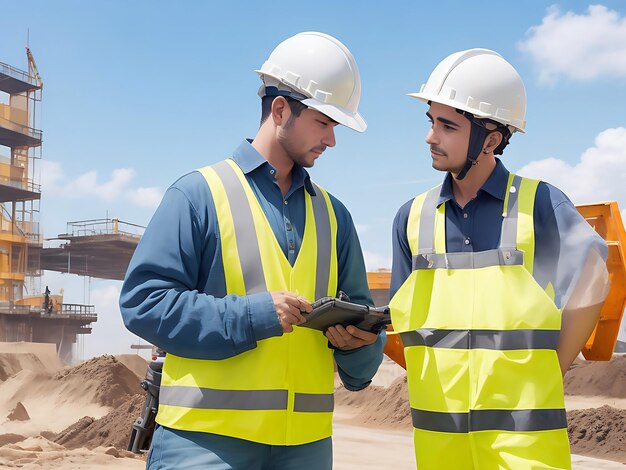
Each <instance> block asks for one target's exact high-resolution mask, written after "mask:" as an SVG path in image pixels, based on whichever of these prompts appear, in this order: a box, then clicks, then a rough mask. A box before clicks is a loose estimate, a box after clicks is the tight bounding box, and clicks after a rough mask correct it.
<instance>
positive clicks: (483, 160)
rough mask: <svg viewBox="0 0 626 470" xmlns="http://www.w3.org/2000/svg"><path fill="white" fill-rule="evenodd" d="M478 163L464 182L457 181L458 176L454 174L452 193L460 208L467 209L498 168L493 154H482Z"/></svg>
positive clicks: (467, 174)
mask: <svg viewBox="0 0 626 470" xmlns="http://www.w3.org/2000/svg"><path fill="white" fill-rule="evenodd" d="M476 161H477V162H478V163H477V164H476V165H474V166H472V168H470V170H469V171H468V172H467V173H466V175H465V178H463V179H462V180H458V179H456V175H455V174H454V173H453V174H452V176H453V178H452V193H453V194H454V199H455V200H456V203H457V204H458V205H459V206H460V207H465V205H466V204H467V203H468V202H470V201H471V200H472V199H474V198H475V197H476V194H477V193H478V190H479V189H480V188H482V186H483V185H484V184H485V182H486V181H487V179H488V178H489V176H490V175H491V173H492V172H493V170H494V169H495V167H496V159H495V156H494V155H493V153H490V154H486V155H485V154H481V155H480V156H479V157H478V159H477V160H476Z"/></svg>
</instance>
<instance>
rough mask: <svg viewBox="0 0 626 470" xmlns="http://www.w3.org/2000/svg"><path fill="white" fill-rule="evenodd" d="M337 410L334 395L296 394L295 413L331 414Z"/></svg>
mask: <svg viewBox="0 0 626 470" xmlns="http://www.w3.org/2000/svg"><path fill="white" fill-rule="evenodd" d="M334 408H335V398H334V395H333V394H332V393H329V394H320V393H296V396H295V400H294V404H293V411H300V412H306V413H331V412H332V411H333V409H334Z"/></svg>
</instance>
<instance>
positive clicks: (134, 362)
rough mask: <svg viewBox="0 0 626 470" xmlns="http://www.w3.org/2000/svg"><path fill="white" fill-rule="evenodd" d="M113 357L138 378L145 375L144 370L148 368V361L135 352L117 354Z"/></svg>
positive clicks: (142, 377)
mask: <svg viewBox="0 0 626 470" xmlns="http://www.w3.org/2000/svg"><path fill="white" fill-rule="evenodd" d="M115 359H117V360H118V361H120V362H121V363H122V364H124V365H125V366H126V367H128V370H130V371H131V372H132V373H133V374H135V375H136V376H137V377H138V378H139V379H140V380H143V379H144V378H145V377H146V370H147V369H148V361H146V360H145V359H144V358H143V357H141V356H139V355H137V354H118V355H117V356H115Z"/></svg>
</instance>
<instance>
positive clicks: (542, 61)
mask: <svg viewBox="0 0 626 470" xmlns="http://www.w3.org/2000/svg"><path fill="white" fill-rule="evenodd" d="M517 46H518V49H519V50H520V51H522V52H524V53H526V54H528V55H529V56H530V57H531V59H532V60H533V62H534V63H535V65H536V67H537V69H538V70H539V80H540V82H541V83H545V84H551V83H554V82H555V81H556V80H557V79H558V78H559V77H561V76H564V77H567V78H570V79H574V80H591V79H594V78H596V77H599V76H609V77H626V17H623V16H621V15H620V13H619V12H617V11H614V10H610V9H608V8H607V7H605V6H603V5H590V6H589V7H588V8H587V11H586V12H585V13H584V14H576V13H574V12H572V11H567V12H566V13H562V12H561V11H560V10H559V8H558V7H556V6H552V7H550V8H549V9H548V11H547V13H546V16H545V17H544V18H543V20H542V22H541V24H540V25H538V26H532V27H531V28H530V29H529V30H528V31H527V32H526V38H525V39H524V40H522V41H520V42H519V43H518V45H517Z"/></svg>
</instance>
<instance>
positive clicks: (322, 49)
mask: <svg viewBox="0 0 626 470" xmlns="http://www.w3.org/2000/svg"><path fill="white" fill-rule="evenodd" d="M255 72H256V73H258V74H259V76H260V77H261V80H263V83H264V85H263V86H262V87H261V90H260V92H259V94H261V95H262V96H263V95H264V94H265V93H264V89H265V87H266V86H275V84H276V82H277V81H278V82H279V83H280V84H282V85H285V86H287V87H288V88H290V89H292V90H295V91H296V92H298V93H301V94H302V95H304V99H302V100H301V102H302V104H304V105H305V106H308V107H309V108H313V109H316V110H317V111H319V112H321V113H323V114H325V115H326V116H328V117H329V118H331V119H333V120H335V121H337V122H338V123H339V124H343V125H344V126H347V127H349V128H351V129H354V130H355V131H359V132H363V131H364V130H365V129H367V123H366V122H365V120H364V119H363V117H362V116H361V115H360V114H359V113H358V111H357V107H358V106H359V98H360V97H361V77H360V76H359V69H358V68H357V65H356V61H355V60H354V57H353V56H352V54H351V53H350V51H349V50H348V48H347V47H346V46H344V45H343V44H342V43H341V42H339V41H338V40H337V39H335V38H334V37H332V36H329V35H328V34H323V33H316V32H307V33H300V34H296V35H295V36H292V37H290V38H288V39H286V40H284V41H283V42H281V43H280V44H279V45H278V46H276V49H274V50H273V51H272V53H271V54H270V56H269V58H268V59H267V61H265V63H264V64H263V66H262V67H261V69H260V70H255Z"/></svg>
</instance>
